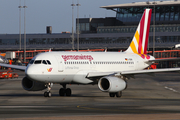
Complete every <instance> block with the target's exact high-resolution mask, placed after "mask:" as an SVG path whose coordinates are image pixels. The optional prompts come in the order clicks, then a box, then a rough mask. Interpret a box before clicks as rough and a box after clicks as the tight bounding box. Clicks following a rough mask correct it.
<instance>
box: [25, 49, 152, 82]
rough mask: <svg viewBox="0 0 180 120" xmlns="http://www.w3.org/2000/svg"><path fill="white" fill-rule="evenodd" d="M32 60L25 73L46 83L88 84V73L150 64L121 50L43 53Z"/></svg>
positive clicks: (141, 66) (138, 67) (126, 69)
mask: <svg viewBox="0 0 180 120" xmlns="http://www.w3.org/2000/svg"><path fill="white" fill-rule="evenodd" d="M150 59H154V57H152V56H150ZM32 60H33V64H28V66H27V68H26V76H27V77H28V78H30V79H31V80H35V81H41V82H46V83H49V82H53V83H78V84H90V83H92V82H93V81H91V80H89V79H87V78H86V76H87V74H88V73H89V72H115V71H130V70H142V69H144V68H146V67H148V66H149V65H150V64H147V63H146V61H148V60H147V59H143V58H142V57H140V56H139V55H138V54H132V53H125V52H47V53H42V54H39V55H37V56H35V57H34V58H33V59H32ZM43 60H44V61H46V64H45V63H43ZM47 60H49V61H50V64H48V63H47ZM36 61H37V62H36Z"/></svg>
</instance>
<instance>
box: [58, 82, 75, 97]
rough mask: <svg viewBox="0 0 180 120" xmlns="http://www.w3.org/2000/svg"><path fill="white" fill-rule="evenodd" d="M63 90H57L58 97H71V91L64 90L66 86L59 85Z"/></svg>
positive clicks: (68, 89)
mask: <svg viewBox="0 0 180 120" xmlns="http://www.w3.org/2000/svg"><path fill="white" fill-rule="evenodd" d="M61 85H62V86H63V88H61V89H59V96H71V93H72V92H71V89H70V88H66V84H61Z"/></svg>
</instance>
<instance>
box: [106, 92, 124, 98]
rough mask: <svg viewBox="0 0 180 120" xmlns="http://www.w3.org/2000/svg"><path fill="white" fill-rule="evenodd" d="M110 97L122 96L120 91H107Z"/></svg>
mask: <svg viewBox="0 0 180 120" xmlns="http://www.w3.org/2000/svg"><path fill="white" fill-rule="evenodd" d="M109 96H110V97H115V96H116V97H121V96H122V91H119V92H116V93H109Z"/></svg>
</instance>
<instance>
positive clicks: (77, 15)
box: [76, 1, 81, 51]
mask: <svg viewBox="0 0 180 120" xmlns="http://www.w3.org/2000/svg"><path fill="white" fill-rule="evenodd" d="M76 6H77V51H79V6H81V5H80V4H79V1H78V3H77V4H76Z"/></svg>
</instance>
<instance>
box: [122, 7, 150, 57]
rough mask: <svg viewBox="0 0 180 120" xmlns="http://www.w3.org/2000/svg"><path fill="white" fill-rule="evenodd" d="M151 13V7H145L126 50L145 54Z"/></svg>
mask: <svg viewBox="0 0 180 120" xmlns="http://www.w3.org/2000/svg"><path fill="white" fill-rule="evenodd" d="M151 13H152V9H145V11H144V13H143V16H142V18H141V21H140V23H139V25H138V27H137V29H136V32H135V35H134V37H133V39H132V42H131V44H130V46H129V48H128V49H127V50H126V52H128V53H136V54H146V52H147V45H148V39H149V29H150V22H151Z"/></svg>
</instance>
